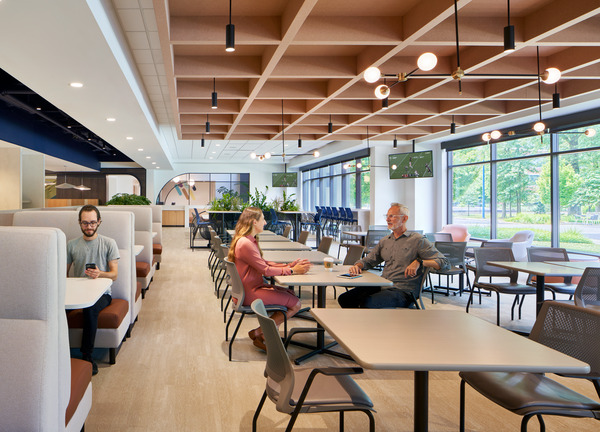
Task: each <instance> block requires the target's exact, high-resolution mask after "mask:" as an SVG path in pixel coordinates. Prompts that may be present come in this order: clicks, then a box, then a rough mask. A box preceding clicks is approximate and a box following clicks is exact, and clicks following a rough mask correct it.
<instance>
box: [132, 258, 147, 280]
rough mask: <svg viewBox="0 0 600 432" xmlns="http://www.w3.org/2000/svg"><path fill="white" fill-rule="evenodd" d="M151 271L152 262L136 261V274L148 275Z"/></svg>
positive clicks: (139, 275)
mask: <svg viewBox="0 0 600 432" xmlns="http://www.w3.org/2000/svg"><path fill="white" fill-rule="evenodd" d="M149 273H150V264H148V263H147V262H143V261H138V262H136V263H135V274H136V276H137V277H146V276H148V274H149Z"/></svg>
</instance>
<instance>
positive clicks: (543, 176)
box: [448, 127, 600, 254]
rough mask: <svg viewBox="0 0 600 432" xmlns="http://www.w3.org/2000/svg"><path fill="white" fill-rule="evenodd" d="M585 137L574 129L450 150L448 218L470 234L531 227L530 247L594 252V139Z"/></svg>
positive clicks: (599, 221) (597, 228)
mask: <svg viewBox="0 0 600 432" xmlns="http://www.w3.org/2000/svg"><path fill="white" fill-rule="evenodd" d="M592 129H594V130H595V131H600V128H598V127H593V128H592ZM588 135H590V134H584V129H574V130H569V131H564V132H558V133H552V134H546V135H543V136H541V137H540V136H533V137H527V138H520V139H514V140H510V141H504V142H499V143H491V144H485V145H481V146H477V147H471V148H466V149H461V150H454V151H449V152H448V169H449V178H450V179H451V184H452V187H451V191H450V195H451V201H449V202H451V206H450V208H449V211H448V219H449V221H451V222H452V223H460V224H464V225H467V226H468V227H469V232H470V233H471V235H472V236H473V237H478V238H509V237H511V236H512V235H513V234H514V233H515V232H517V231H520V230H525V229H530V230H533V231H534V232H535V240H534V245H536V246H554V247H564V248H566V249H567V250H570V251H585V252H592V253H596V254H600V192H599V191H600V136H599V135H597V134H596V135H595V136H594V134H592V135H593V136H588Z"/></svg>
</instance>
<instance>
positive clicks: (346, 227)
mask: <svg viewBox="0 0 600 432" xmlns="http://www.w3.org/2000/svg"><path fill="white" fill-rule="evenodd" d="M344 231H353V232H357V231H362V230H361V229H360V225H354V224H350V225H346V224H344V225H340V243H345V242H347V241H348V240H355V241H358V240H359V239H358V237H356V236H353V235H350V234H344Z"/></svg>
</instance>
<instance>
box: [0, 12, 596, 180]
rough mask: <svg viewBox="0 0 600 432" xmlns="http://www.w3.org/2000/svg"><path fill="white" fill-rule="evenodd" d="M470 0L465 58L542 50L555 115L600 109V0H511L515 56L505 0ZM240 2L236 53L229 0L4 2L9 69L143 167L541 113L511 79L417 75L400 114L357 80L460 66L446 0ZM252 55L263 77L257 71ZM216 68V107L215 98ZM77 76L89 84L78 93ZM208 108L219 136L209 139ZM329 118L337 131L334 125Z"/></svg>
mask: <svg viewBox="0 0 600 432" xmlns="http://www.w3.org/2000/svg"><path fill="white" fill-rule="evenodd" d="M458 5H459V16H460V25H461V27H460V28H461V35H460V40H461V62H462V66H463V69H465V70H467V71H472V72H473V71H477V72H486V71H494V72H498V71H500V70H501V71H504V70H509V69H510V70H511V71H517V70H527V71H528V72H530V70H529V69H531V67H530V66H532V65H533V63H532V58H534V57H532V56H533V55H534V52H535V46H536V45H540V47H541V56H542V58H541V60H542V64H543V66H544V65H551V64H556V65H557V66H559V67H560V68H561V69H563V70H564V71H565V75H564V80H561V83H560V85H559V91H560V93H561V96H562V97H563V106H564V107H566V108H564V110H563V109H562V108H561V110H554V112H551V113H550V112H547V109H548V104H547V103H546V102H547V101H548V97H549V95H550V94H551V93H552V91H553V89H544V93H543V98H544V102H545V107H544V110H545V113H544V115H545V116H552V115H561V113H565V112H567V111H569V112H572V111H576V110H578V109H581V107H580V108H578V106H577V104H578V103H580V102H581V101H586V100H587V101H588V102H587V104H588V105H586V107H594V106H599V105H600V103H599V102H598V101H599V100H600V98H598V88H600V36H599V35H600V32H598V31H597V29H598V28H599V26H600V19H599V17H600V2H599V1H597V0H594V1H589V0H571V1H569V2H562V1H554V2H552V1H549V0H513V1H511V10H512V13H511V15H512V23H513V24H514V25H515V29H516V35H517V51H516V52H515V53H513V54H510V55H509V56H507V55H505V54H503V53H502V50H501V43H502V27H503V26H504V25H506V22H505V21H506V4H505V2H498V1H497V0H460V1H459V2H458ZM233 6H234V9H233V21H234V24H236V30H237V34H236V36H237V40H236V47H237V48H238V49H237V50H236V53H233V54H230V53H225V52H224V33H225V23H226V22H227V19H228V18H227V13H228V2H225V1H221V2H215V1H214V0H213V1H208V0H197V1H193V2H192V1H189V0H155V1H154V2H153V1H152V0H112V1H111V0H87V1H73V0H53V1H47V0H2V1H0V67H2V68H3V69H4V70H6V71H7V72H8V73H10V74H11V75H13V76H14V77H15V78H17V79H18V80H20V81H21V82H23V83H24V84H25V85H27V86H28V87H30V88H31V89H33V90H34V91H36V92H37V93H38V94H40V95H41V96H43V97H44V98H46V99H48V100H49V101H50V102H51V103H53V104H54V105H56V106H57V107H59V108H60V109H62V110H63V111H65V112H66V113H67V114H69V115H70V116H71V117H73V118H75V119H76V120H78V121H79V122H80V123H82V124H83V125H84V126H86V127H87V128H88V129H90V130H92V131H93V132H94V133H96V134H97V135H99V136H101V137H102V138H103V139H105V140H106V141H107V142H109V143H110V144H112V145H113V146H115V147H117V148H118V149H119V150H121V151H122V152H123V153H124V154H126V155H127V156H129V157H130V158H131V159H132V160H134V161H135V162H137V163H138V164H139V165H140V166H143V167H144V168H146V169H153V168H156V167H158V166H160V168H161V169H171V168H172V167H173V164H175V163H179V162H187V163H189V162H210V161H212V160H214V161H215V162H221V163H222V162H224V161H233V162H236V161H242V160H244V161H248V158H249V155H250V153H251V152H256V153H258V154H261V153H265V152H267V151H270V152H272V153H276V154H281V153H282V152H284V151H285V152H286V153H287V154H288V155H293V154H296V153H300V152H306V153H310V152H312V150H313V149H316V148H320V147H322V146H324V145H328V144H329V143H331V142H332V141H342V140H343V141H350V140H351V141H352V146H361V145H362V144H361V143H362V142H363V140H364V139H365V138H366V136H367V134H366V126H369V137H370V138H371V139H372V140H381V141H382V142H386V143H389V142H390V141H391V139H392V137H393V136H394V135H398V139H399V140H400V141H401V142H410V140H412V139H417V141H418V142H424V143H425V142H432V143H433V142H439V141H440V140H442V139H448V138H449V131H448V128H449V122H450V116H451V115H452V114H455V116H456V123H457V126H458V128H459V134H457V135H456V137H459V136H460V135H465V134H472V133H477V132H478V131H479V130H485V129H486V128H488V129H489V128H490V127H492V126H497V125H499V124H501V123H503V122H508V123H511V122H512V123H514V122H518V121H524V120H526V119H528V118H530V117H531V118H535V115H536V108H537V88H536V87H535V83H534V82H532V81H531V80H525V81H527V82H521V81H523V80H514V79H512V80H497V79H496V80H471V81H468V82H467V81H466V80H465V84H463V86H464V92H463V95H460V96H459V95H457V94H456V93H457V91H456V83H455V82H452V80H450V81H448V79H445V80H440V79H436V80H433V79H415V80H411V81H409V82H407V83H405V84H400V85H398V86H396V87H394V88H393V89H392V90H393V91H392V97H391V100H390V106H391V108H390V110H388V111H387V112H382V111H381V109H380V102H379V101H377V100H375V99H374V98H373V97H372V86H369V85H366V84H365V83H364V81H362V79H361V72H362V71H363V70H364V68H365V67H366V66H370V65H372V64H377V65H380V67H381V68H382V69H383V70H384V72H392V73H396V72H399V71H406V72H408V70H405V69H407V68H408V67H409V65H412V64H413V63H414V59H415V58H416V56H417V55H418V54H419V53H420V52H422V51H424V50H430V51H434V52H437V53H438V55H439V57H440V62H439V64H440V66H439V67H440V70H439V71H437V70H436V72H440V73H446V72H451V71H452V70H453V69H454V68H455V64H456V61H455V56H454V43H455V41H454V27H453V8H452V1H450V0H428V1H420V2H419V1H417V0H410V1H409V0H406V1H403V2H398V1H395V0H380V1H378V2H364V1H363V0H347V1H342V0H305V1H302V2H286V1H283V0H262V1H259V2H256V0H236V1H234V2H233ZM155 7H156V9H155ZM286 26H287V27H286ZM282 28H286V29H287V32H284V31H283V30H282ZM277 29H279V30H277ZM248 65H253V66H252V67H253V68H254V69H253V70H255V71H258V73H254V74H249V73H248V72H247V70H248V67H249V66H248ZM257 65H258V68H256V66H257ZM294 65H295V66H294ZM282 70H283V71H287V72H285V73H283V74H282V72H281V71H282ZM244 71H246V72H244ZM534 72H535V71H534ZM217 75H218V76H217ZM213 76H217V90H218V92H219V109H218V110H216V111H212V110H210V108H208V109H205V108H206V107H207V106H208V107H209V105H210V92H211V91H212V77H213ZM219 77H221V78H219ZM72 81H79V82H82V83H83V84H84V87H83V88H82V89H72V88H71V87H69V83H70V82H72ZM394 95H396V96H394ZM399 96H402V97H399ZM282 99H285V101H284V130H285V143H286V144H287V147H283V143H282V136H281V100H282ZM194 106H196V107H199V108H192V109H191V110H190V107H194ZM569 106H570V107H569ZM202 107H205V108H202ZM206 113H208V114H209V118H212V121H211V125H212V127H213V130H214V132H213V134H211V136H208V135H205V147H204V148H202V147H201V144H200V138H201V132H202V131H203V130H204V122H205V121H206V119H205V117H206ZM330 114H331V115H332V117H333V123H334V129H335V132H334V133H333V134H328V133H327V130H326V129H327V126H326V123H327V122H328V120H329V115H330ZM528 116H529V117H528ZM107 117H114V118H116V119H117V121H116V122H113V123H109V122H107V121H106V118H107ZM252 124H255V126H252ZM193 131H196V132H193ZM298 134H302V136H303V147H302V149H301V150H298V149H297V146H296V140H297V138H298ZM128 136H131V137H133V138H134V139H133V140H127V139H126V137H128ZM182 137H183V138H193V139H181V138H182ZM208 138H213V139H208ZM214 138H218V139H214ZM386 145H387V144H386ZM350 146H351V145H350V144H349V147H350ZM140 148H141V149H143V151H139V149H140ZM211 158H212V159H211ZM271 161H272V162H279V161H280V159H278V158H273V159H271ZM152 162H155V164H152Z"/></svg>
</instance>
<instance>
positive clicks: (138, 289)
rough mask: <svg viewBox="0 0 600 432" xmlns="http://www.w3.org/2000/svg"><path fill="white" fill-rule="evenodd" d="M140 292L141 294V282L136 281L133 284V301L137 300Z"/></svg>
mask: <svg viewBox="0 0 600 432" xmlns="http://www.w3.org/2000/svg"><path fill="white" fill-rule="evenodd" d="M140 294H142V283H141V282H136V284H135V301H137V300H138V298H140Z"/></svg>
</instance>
